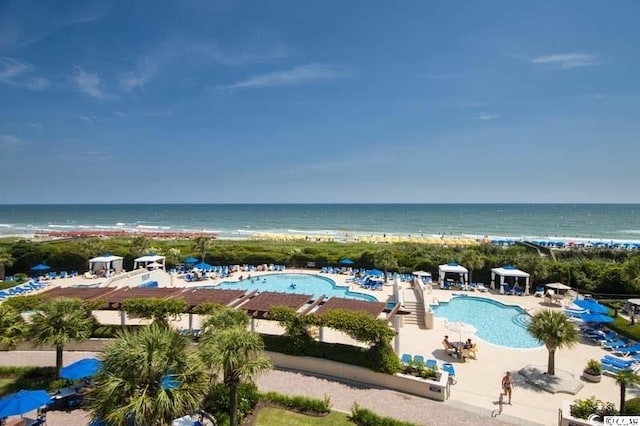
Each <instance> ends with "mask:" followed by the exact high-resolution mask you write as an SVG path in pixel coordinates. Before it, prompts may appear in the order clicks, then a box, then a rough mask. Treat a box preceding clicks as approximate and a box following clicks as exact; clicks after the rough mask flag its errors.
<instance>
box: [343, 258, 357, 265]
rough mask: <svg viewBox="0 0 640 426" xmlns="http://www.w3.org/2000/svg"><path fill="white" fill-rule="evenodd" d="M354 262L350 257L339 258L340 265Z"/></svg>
mask: <svg viewBox="0 0 640 426" xmlns="http://www.w3.org/2000/svg"><path fill="white" fill-rule="evenodd" d="M354 263H355V262H354V261H353V260H351V259H340V264H341V265H353V264H354Z"/></svg>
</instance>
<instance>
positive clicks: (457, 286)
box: [442, 281, 488, 292]
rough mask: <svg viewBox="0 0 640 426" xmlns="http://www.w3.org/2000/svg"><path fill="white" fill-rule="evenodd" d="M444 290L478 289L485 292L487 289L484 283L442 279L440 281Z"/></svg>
mask: <svg viewBox="0 0 640 426" xmlns="http://www.w3.org/2000/svg"><path fill="white" fill-rule="evenodd" d="M442 288H443V289H444V290H463V291H480V292H486V291H488V289H487V288H486V287H485V286H484V283H469V284H464V283H462V282H452V281H444V282H443V283H442Z"/></svg>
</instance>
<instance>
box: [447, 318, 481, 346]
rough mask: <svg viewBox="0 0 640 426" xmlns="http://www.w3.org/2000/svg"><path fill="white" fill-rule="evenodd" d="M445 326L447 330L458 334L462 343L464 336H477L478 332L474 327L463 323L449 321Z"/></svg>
mask: <svg viewBox="0 0 640 426" xmlns="http://www.w3.org/2000/svg"><path fill="white" fill-rule="evenodd" d="M444 326H445V328H446V329H447V330H449V331H453V332H454V333H458V340H459V341H462V334H475V333H476V332H477V331H478V329H477V328H475V327H474V326H473V325H471V324H467V323H466V322H462V321H452V322H449V321H448V322H447V323H446V324H445V325H444Z"/></svg>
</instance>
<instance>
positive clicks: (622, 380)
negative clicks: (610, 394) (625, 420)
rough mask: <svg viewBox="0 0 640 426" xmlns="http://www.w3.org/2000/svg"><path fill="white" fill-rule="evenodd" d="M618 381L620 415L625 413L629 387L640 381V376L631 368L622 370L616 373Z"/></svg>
mask: <svg viewBox="0 0 640 426" xmlns="http://www.w3.org/2000/svg"><path fill="white" fill-rule="evenodd" d="M616 383H617V384H619V385H620V415H624V413H625V399H626V393H627V388H628V387H631V386H635V385H637V384H638V383H640V376H638V375H637V374H636V373H634V372H633V370H630V369H624V370H620V371H618V374H616Z"/></svg>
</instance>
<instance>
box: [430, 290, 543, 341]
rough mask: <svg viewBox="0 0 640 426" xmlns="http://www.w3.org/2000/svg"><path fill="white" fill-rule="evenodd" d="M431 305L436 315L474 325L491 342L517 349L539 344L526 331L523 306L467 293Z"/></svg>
mask: <svg viewBox="0 0 640 426" xmlns="http://www.w3.org/2000/svg"><path fill="white" fill-rule="evenodd" d="M431 308H432V309H433V313H434V315H435V316H436V317H443V318H446V319H447V320H449V321H461V322H465V323H467V324H471V325H473V326H475V327H476V329H477V330H478V332H477V333H476V336H478V337H479V338H481V339H482V340H486V341H487V342H489V343H493V344H494V345H499V346H506V347H509V348H518V349H527V348H539V347H540V346H542V344H541V343H540V342H538V341H537V340H536V339H534V338H533V336H531V334H529V332H528V331H527V324H528V323H529V321H530V319H531V317H530V316H529V314H527V313H526V312H525V310H524V309H522V308H519V307H517V306H508V305H504V304H502V303H500V302H498V301H495V300H491V299H485V298H480V297H468V296H467V297H454V298H452V299H451V301H450V302H444V303H440V304H439V305H437V306H432V307H431ZM451 333H452V334H453V332H451ZM456 340H457V337H456Z"/></svg>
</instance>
